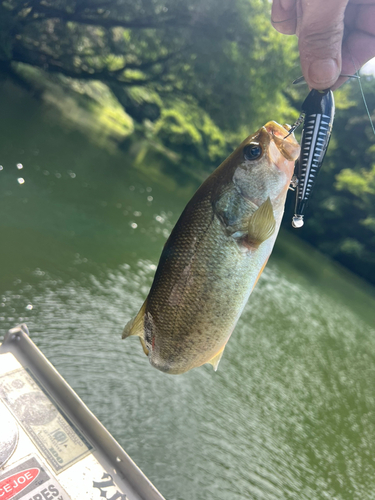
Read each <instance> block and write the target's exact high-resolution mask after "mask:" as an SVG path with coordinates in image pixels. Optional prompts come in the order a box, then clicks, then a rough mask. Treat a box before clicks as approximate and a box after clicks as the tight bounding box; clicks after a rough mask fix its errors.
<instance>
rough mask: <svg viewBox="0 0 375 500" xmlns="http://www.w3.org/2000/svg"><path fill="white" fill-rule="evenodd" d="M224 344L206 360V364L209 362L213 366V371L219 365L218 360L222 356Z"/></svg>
mask: <svg viewBox="0 0 375 500" xmlns="http://www.w3.org/2000/svg"><path fill="white" fill-rule="evenodd" d="M224 348H225V346H224V347H223V348H222V349H221V350H220V351H219V352H218V353H217V354H215V356H214V357H213V358H211V359H210V360H209V361H207V364H210V365H212V366H213V367H214V371H215V372H216V371H217V367H218V366H219V363H220V360H221V358H222V356H223V352H224Z"/></svg>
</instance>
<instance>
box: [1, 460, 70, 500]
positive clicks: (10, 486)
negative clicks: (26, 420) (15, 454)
mask: <svg viewBox="0 0 375 500" xmlns="http://www.w3.org/2000/svg"><path fill="white" fill-rule="evenodd" d="M0 499H1V500H71V499H70V497H69V496H68V495H67V493H66V491H65V490H64V489H63V488H62V486H61V485H60V484H59V483H58V481H57V480H56V478H54V477H53V476H52V475H51V474H50V473H49V472H48V470H47V469H46V468H45V467H43V465H42V464H41V463H40V462H39V460H38V459H37V458H36V457H33V456H32V457H31V458H29V459H26V460H23V461H22V462H19V463H18V465H16V466H12V467H8V468H7V469H5V470H3V471H1V472H0Z"/></svg>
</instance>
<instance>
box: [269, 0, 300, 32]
mask: <svg viewBox="0 0 375 500" xmlns="http://www.w3.org/2000/svg"><path fill="white" fill-rule="evenodd" d="M271 23H272V26H273V27H274V28H275V29H276V30H277V31H279V32H280V33H283V34H284V35H294V34H295V32H296V27H297V0H273V4H272V11H271Z"/></svg>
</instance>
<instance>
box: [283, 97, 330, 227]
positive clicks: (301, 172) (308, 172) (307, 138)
mask: <svg viewBox="0 0 375 500" xmlns="http://www.w3.org/2000/svg"><path fill="white" fill-rule="evenodd" d="M334 115H335V101H334V98H333V93H332V91H331V90H329V89H328V90H314V89H313V90H311V92H310V93H309V94H308V96H307V97H306V99H305V101H304V102H303V104H302V112H301V115H300V117H299V118H298V120H297V121H296V122H295V123H294V124H293V126H292V128H291V129H290V130H289V134H288V135H290V134H291V133H292V132H294V130H295V129H296V128H297V127H298V126H299V125H301V123H302V122H304V125H303V131H302V138H301V153H300V156H299V158H298V160H297V161H296V176H295V180H294V184H293V187H295V188H296V204H295V211H294V217H293V219H292V226H293V227H295V228H299V227H302V226H303V224H304V222H303V216H304V212H305V208H306V205H307V203H308V200H309V198H310V195H311V193H312V188H313V185H314V183H315V180H316V177H317V175H318V172H319V170H320V168H321V166H322V164H323V160H324V157H325V154H326V151H327V148H328V144H329V140H330V138H331V133H332V125H333V119H334ZM286 137H287V136H286Z"/></svg>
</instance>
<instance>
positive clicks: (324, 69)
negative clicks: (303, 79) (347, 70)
mask: <svg viewBox="0 0 375 500" xmlns="http://www.w3.org/2000/svg"><path fill="white" fill-rule="evenodd" d="M339 74H340V69H339V66H338V64H337V61H336V60H335V59H321V60H319V59H317V60H315V61H313V62H312V63H311V64H310V67H309V80H310V82H309V83H315V84H317V85H319V86H320V85H324V84H330V85H332V84H333V83H334V82H335V81H336V80H337V78H338V76H339Z"/></svg>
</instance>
